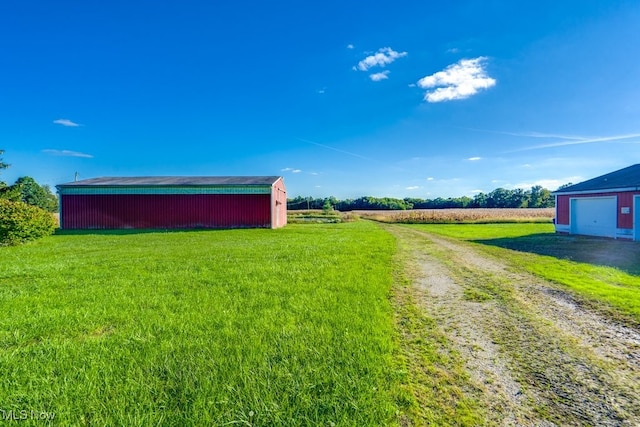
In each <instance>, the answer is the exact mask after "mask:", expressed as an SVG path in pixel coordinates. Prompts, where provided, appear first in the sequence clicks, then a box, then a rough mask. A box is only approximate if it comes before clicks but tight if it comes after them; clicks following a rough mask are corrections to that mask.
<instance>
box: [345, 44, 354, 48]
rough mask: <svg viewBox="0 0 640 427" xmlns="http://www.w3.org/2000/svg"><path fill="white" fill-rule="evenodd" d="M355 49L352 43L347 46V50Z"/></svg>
mask: <svg viewBox="0 0 640 427" xmlns="http://www.w3.org/2000/svg"><path fill="white" fill-rule="evenodd" d="M354 47H355V46H354V45H352V44H351V43H349V44H348V45H347V49H353V48H354Z"/></svg>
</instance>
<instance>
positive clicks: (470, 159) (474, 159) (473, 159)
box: [467, 157, 482, 162]
mask: <svg viewBox="0 0 640 427" xmlns="http://www.w3.org/2000/svg"><path fill="white" fill-rule="evenodd" d="M481 159H482V157H469V158H468V159H467V160H469V161H470V162H476V161H478V160H481Z"/></svg>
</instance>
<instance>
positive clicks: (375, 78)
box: [369, 70, 390, 82]
mask: <svg viewBox="0 0 640 427" xmlns="http://www.w3.org/2000/svg"><path fill="white" fill-rule="evenodd" d="M389 72H390V71H389V70H385V71H382V72H380V73H374V74H370V75H369V78H370V79H371V80H373V81H374V82H379V81H380V80H386V79H388V78H389V77H388V75H389Z"/></svg>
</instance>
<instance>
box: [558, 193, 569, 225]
mask: <svg viewBox="0 0 640 427" xmlns="http://www.w3.org/2000/svg"><path fill="white" fill-rule="evenodd" d="M556 224H564V225H569V196H558V197H557V198H556Z"/></svg>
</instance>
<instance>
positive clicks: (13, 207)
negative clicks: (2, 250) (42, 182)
mask: <svg viewBox="0 0 640 427" xmlns="http://www.w3.org/2000/svg"><path fill="white" fill-rule="evenodd" d="M55 228H56V220H55V219H54V217H53V215H51V213H49V212H47V211H45V210H43V209H40V208H37V207H35V206H30V205H27V204H26V203H23V202H12V201H9V200H4V199H0V245H3V246H6V245H18V244H20V243H24V242H28V241H29V240H35V239H39V238H40V237H44V236H47V235H49V234H52V233H53V230H55Z"/></svg>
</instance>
